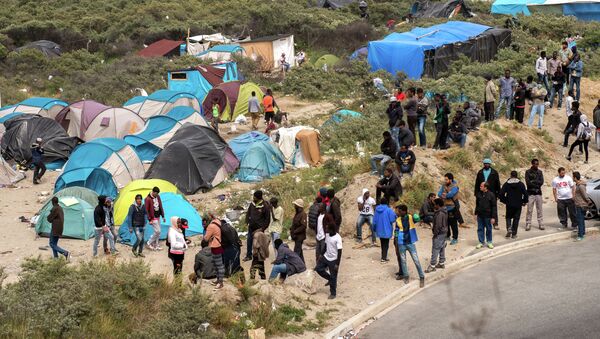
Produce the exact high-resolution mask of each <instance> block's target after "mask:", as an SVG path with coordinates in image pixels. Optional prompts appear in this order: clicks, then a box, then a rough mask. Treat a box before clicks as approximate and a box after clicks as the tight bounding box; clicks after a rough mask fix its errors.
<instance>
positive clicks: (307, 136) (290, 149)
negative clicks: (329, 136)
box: [272, 126, 322, 167]
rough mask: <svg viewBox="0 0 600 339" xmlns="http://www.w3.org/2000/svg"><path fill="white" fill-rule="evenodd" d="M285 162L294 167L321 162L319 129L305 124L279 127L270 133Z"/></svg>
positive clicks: (314, 164)
mask: <svg viewBox="0 0 600 339" xmlns="http://www.w3.org/2000/svg"><path fill="white" fill-rule="evenodd" d="M272 138H273V139H274V140H275V141H276V142H277V144H278V145H279V149H280V150H281V153H282V154H283V156H284V159H285V161H286V162H289V163H291V164H292V165H294V166H295V167H307V166H309V165H311V166H316V165H318V164H320V163H321V161H322V160H321V153H320V150H319V148H320V146H319V141H320V139H321V135H320V134H319V131H318V130H316V129H314V128H312V127H306V126H296V127H291V128H280V129H278V130H277V131H275V132H274V133H273V134H272Z"/></svg>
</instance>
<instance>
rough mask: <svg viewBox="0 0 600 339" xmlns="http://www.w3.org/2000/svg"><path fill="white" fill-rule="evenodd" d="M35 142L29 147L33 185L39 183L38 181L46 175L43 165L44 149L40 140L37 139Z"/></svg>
mask: <svg viewBox="0 0 600 339" xmlns="http://www.w3.org/2000/svg"><path fill="white" fill-rule="evenodd" d="M35 141H36V142H35V143H34V144H32V145H31V163H32V164H33V168H34V170H33V184H34V185H37V184H39V183H40V179H41V178H42V177H43V176H44V173H46V165H44V148H43V147H42V138H37V139H36V140H35Z"/></svg>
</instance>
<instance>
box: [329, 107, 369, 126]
mask: <svg viewBox="0 0 600 339" xmlns="http://www.w3.org/2000/svg"><path fill="white" fill-rule="evenodd" d="M360 117H362V114H361V113H360V112H356V111H351V110H349V109H341V110H339V111H337V112H335V113H333V115H332V116H331V118H329V119H328V120H327V121H325V122H324V123H323V126H326V125H329V124H332V123H336V124H339V123H341V122H343V121H345V120H347V119H352V118H360Z"/></svg>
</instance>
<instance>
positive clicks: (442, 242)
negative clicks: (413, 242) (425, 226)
mask: <svg viewBox="0 0 600 339" xmlns="http://www.w3.org/2000/svg"><path fill="white" fill-rule="evenodd" d="M433 206H434V210H435V212H434V217H433V227H432V228H431V231H432V232H433V239H432V241H431V261H430V262H429V266H428V267H427V268H426V269H425V273H431V272H435V270H436V269H438V268H441V269H444V268H446V234H447V233H448V211H447V210H446V207H445V206H444V200H442V199H440V198H436V199H435V200H434V204H433ZM438 257H439V261H438Z"/></svg>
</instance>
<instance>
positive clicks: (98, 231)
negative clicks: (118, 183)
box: [92, 195, 116, 257]
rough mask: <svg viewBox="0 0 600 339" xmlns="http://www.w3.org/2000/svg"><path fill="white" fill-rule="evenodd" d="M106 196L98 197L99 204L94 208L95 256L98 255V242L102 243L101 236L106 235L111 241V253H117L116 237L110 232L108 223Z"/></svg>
mask: <svg viewBox="0 0 600 339" xmlns="http://www.w3.org/2000/svg"><path fill="white" fill-rule="evenodd" d="M105 206H106V196H104V195H101V196H99V197H98V205H97V206H96V208H95V209H94V226H95V227H94V245H93V246H94V247H93V248H92V250H93V254H94V257H96V256H98V244H100V238H102V237H106V238H107V239H108V242H109V243H110V253H112V254H115V253H116V249H115V238H114V237H113V234H112V233H111V232H110V227H109V226H108V224H107V223H106V211H105V210H104V207H105Z"/></svg>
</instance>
